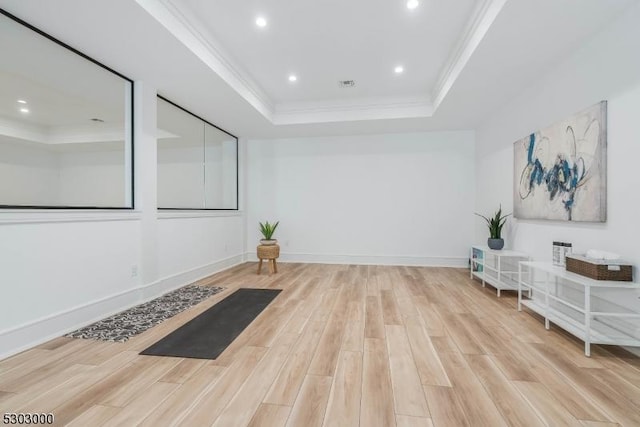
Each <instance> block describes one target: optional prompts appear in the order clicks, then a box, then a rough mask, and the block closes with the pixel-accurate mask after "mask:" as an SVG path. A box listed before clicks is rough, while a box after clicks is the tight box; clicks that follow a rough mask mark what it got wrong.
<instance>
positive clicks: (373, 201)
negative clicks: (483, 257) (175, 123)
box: [247, 132, 475, 265]
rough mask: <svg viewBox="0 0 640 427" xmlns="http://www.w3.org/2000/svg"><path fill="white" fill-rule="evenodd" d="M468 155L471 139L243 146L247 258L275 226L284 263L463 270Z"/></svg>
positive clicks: (469, 192)
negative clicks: (261, 225)
mask: <svg viewBox="0 0 640 427" xmlns="http://www.w3.org/2000/svg"><path fill="white" fill-rule="evenodd" d="M474 155H475V154H474V135H473V133H472V132H433V133H417V134H397V135H373V136H355V137H323V138H302V139H283V140H254V141H249V144H248V153H247V156H248V160H247V177H248V179H247V181H248V195H247V209H248V216H247V223H248V230H247V248H248V252H249V255H251V256H254V257H255V253H254V251H255V250H254V249H253V248H255V245H256V243H257V242H258V240H259V239H260V234H259V231H258V222H259V221H265V220H269V221H275V220H279V221H280V226H279V228H278V230H277V231H276V235H275V237H276V238H278V240H279V241H280V244H281V251H282V252H283V253H282V254H281V258H282V259H283V260H297V261H311V262H342V263H380V264H412V265H466V262H467V261H466V259H467V256H466V254H467V252H468V247H469V245H470V244H471V236H472V233H473V218H472V212H473V201H474V188H473V185H472V184H471V183H472V182H473V179H474Z"/></svg>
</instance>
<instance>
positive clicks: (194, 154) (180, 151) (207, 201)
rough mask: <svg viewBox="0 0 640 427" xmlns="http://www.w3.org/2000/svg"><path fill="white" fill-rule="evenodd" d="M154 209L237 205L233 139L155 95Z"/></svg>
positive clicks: (236, 139) (227, 207)
mask: <svg viewBox="0 0 640 427" xmlns="http://www.w3.org/2000/svg"><path fill="white" fill-rule="evenodd" d="M157 138H158V207H159V208H160V209H207V210H236V209H238V138H236V137H235V136H233V135H231V134H230V133H228V132H226V131H224V130H222V129H219V128H217V127H215V126H214V125H212V124H211V123H209V122H207V121H205V120H203V119H201V118H199V117H198V116H195V115H193V114H192V113H190V112H188V111H187V110H184V109H183V108H181V107H179V106H177V105H175V104H173V103H172V102H170V101H168V100H167V99H165V98H162V97H158V133H157Z"/></svg>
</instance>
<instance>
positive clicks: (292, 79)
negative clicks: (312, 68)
mask: <svg viewBox="0 0 640 427" xmlns="http://www.w3.org/2000/svg"><path fill="white" fill-rule="evenodd" d="M296 80H298V77H296V76H295V75H294V74H291V75H290V76H289V81H290V82H295V81H296Z"/></svg>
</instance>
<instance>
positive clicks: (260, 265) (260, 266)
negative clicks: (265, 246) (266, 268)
mask: <svg viewBox="0 0 640 427" xmlns="http://www.w3.org/2000/svg"><path fill="white" fill-rule="evenodd" d="M260 270H262V258H260V262H259V263H258V274H260Z"/></svg>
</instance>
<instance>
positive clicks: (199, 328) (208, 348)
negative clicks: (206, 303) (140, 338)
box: [140, 288, 281, 359]
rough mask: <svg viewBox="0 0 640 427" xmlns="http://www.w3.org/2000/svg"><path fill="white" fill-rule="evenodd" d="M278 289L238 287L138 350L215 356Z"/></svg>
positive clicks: (253, 317)
mask: <svg viewBox="0 0 640 427" xmlns="http://www.w3.org/2000/svg"><path fill="white" fill-rule="evenodd" d="M280 292H281V290H280V289H248V288H241V289H238V290H237V291H235V292H234V293H232V294H231V295H229V296H228V297H226V298H225V299H223V300H222V301H220V302H218V303H217V304H216V305H214V306H213V307H211V308H210V309H208V310H207V311H205V312H204V313H202V314H201V315H199V316H198V317H196V318H194V319H192V320H190V321H189V322H188V323H185V324H184V325H182V326H181V327H180V328H178V329H176V330H175V331H173V332H171V333H170V334H169V335H167V336H166V337H164V338H162V339H161V340H160V341H158V342H156V343H155V344H153V345H152V346H151V347H149V348H147V349H146V350H144V351H143V352H141V353H140V354H145V355H149V356H173V357H190V358H194V359H215V358H216V357H218V356H219V355H220V353H222V352H223V351H224V349H225V348H227V346H228V345H229V344H231V343H232V342H233V340H234V339H236V337H237V336H238V335H240V334H241V333H242V331H244V329H245V328H246V327H247V326H249V324H250V323H251V322H252V321H253V319H255V318H256V317H257V316H258V315H259V314H260V313H261V312H262V310H264V309H265V308H266V307H267V306H268V305H269V303H270V302H271V301H273V299H274V298H275V297H277V296H278V294H279V293H280Z"/></svg>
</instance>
